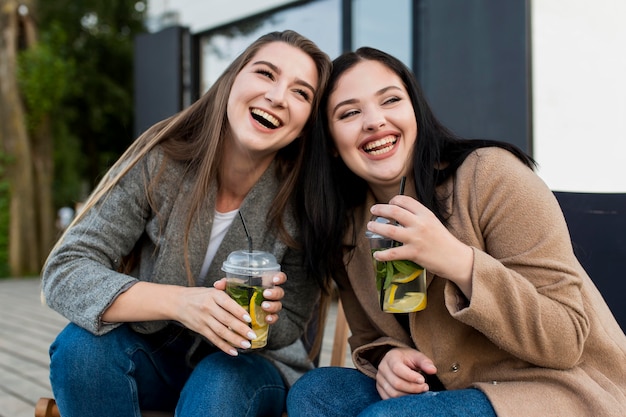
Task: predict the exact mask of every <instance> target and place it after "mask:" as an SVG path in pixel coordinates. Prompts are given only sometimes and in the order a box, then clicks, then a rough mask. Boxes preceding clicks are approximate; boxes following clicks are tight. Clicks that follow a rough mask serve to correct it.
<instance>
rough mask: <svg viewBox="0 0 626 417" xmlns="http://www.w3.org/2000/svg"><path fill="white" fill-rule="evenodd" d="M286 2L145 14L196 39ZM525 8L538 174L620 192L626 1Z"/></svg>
mask: <svg viewBox="0 0 626 417" xmlns="http://www.w3.org/2000/svg"><path fill="white" fill-rule="evenodd" d="M289 3H296V2H295V1H286V0H282V1H280V0H266V1H263V2H259V1H250V0H237V1H232V0H169V1H167V0H150V1H149V8H148V11H149V13H150V14H151V15H153V16H158V15H161V14H162V13H163V12H164V11H167V10H175V11H177V12H178V16H179V20H178V23H180V24H182V25H185V26H189V27H190V29H191V31H192V33H193V32H196V33H197V32H201V31H205V30H208V29H211V28H213V27H216V26H220V25H223V24H226V23H228V22H231V21H235V20H238V19H241V18H244V17H248V16H252V15H255V14H258V13H260V12H263V11H266V10H269V9H272V8H275V7H278V6H281V5H285V4H289ZM530 4H531V32H530V33H531V49H530V51H531V55H530V59H531V63H532V67H531V74H532V75H531V77H532V91H531V98H532V101H531V103H532V104H531V105H532V117H531V120H530V121H529V123H531V124H532V136H533V156H534V157H535V159H536V160H537V161H538V163H539V165H540V167H539V170H538V172H539V175H540V176H541V177H542V178H543V179H544V180H545V181H546V183H547V184H548V186H550V188H552V189H553V190H561V191H597V192H626V158H625V155H626V76H624V74H626V53H624V51H625V50H626V25H624V24H623V22H624V21H626V2H624V1H623V0H596V1H594V2H592V3H590V2H589V1H588V0H531V3H530ZM307 36H309V37H311V39H312V40H313V41H316V39H315V36H311V35H308V34H307Z"/></svg>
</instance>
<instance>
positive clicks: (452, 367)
mask: <svg viewBox="0 0 626 417" xmlns="http://www.w3.org/2000/svg"><path fill="white" fill-rule="evenodd" d="M460 367H461V365H459V364H458V363H457V362H454V363H453V364H452V365H450V371H451V372H459V368H460Z"/></svg>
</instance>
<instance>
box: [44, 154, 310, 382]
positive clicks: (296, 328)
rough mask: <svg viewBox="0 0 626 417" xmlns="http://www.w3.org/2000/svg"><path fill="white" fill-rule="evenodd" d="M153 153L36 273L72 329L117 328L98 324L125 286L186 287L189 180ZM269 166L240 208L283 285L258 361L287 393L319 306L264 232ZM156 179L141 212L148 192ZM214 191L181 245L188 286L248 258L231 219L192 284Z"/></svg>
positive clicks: (286, 252)
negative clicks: (128, 261) (274, 371)
mask: <svg viewBox="0 0 626 417" xmlns="http://www.w3.org/2000/svg"><path fill="white" fill-rule="evenodd" d="M164 161H165V160H164V156H163V153H162V150H161V149H160V148H156V149H155V150H153V151H151V152H150V153H149V154H148V155H147V156H146V157H145V158H144V159H143V160H142V161H141V162H140V163H138V164H137V165H136V166H135V167H133V168H132V169H131V170H130V171H129V172H128V173H127V174H126V175H125V176H124V177H123V178H122V179H121V181H120V182H119V184H118V185H116V186H115V187H114V188H113V190H112V191H111V192H110V193H109V194H108V195H107V196H106V198H105V199H104V201H101V202H100V203H98V204H97V205H96V206H95V207H94V208H92V209H91V210H89V211H88V212H87V213H86V215H85V217H84V218H83V219H81V220H80V221H79V222H78V223H77V224H75V225H74V226H73V227H71V229H70V230H68V231H67V233H66V235H65V237H64V238H63V241H62V242H61V243H60V244H59V245H58V246H57V247H56V248H55V250H54V251H53V252H52V253H51V255H50V257H49V260H48V262H47V264H46V266H45V267H44V270H43V278H42V280H43V291H44V296H45V299H46V301H47V303H48V305H49V306H50V307H51V308H53V309H54V310H56V311H57V312H59V313H60V314H62V315H64V316H65V317H66V318H68V319H69V320H70V321H72V322H74V323H75V324H77V325H79V326H81V327H83V328H85V329H87V330H88V331H90V332H92V333H94V334H96V335H103V334H105V333H107V332H109V331H111V330H112V329H114V328H115V327H117V326H119V325H120V323H107V322H103V321H102V314H103V313H104V311H105V310H106V309H107V307H108V306H110V305H111V303H112V302H113V301H114V300H115V299H116V297H118V296H119V295H120V294H121V293H122V292H123V291H125V290H126V289H127V288H129V286H131V285H132V284H133V283H135V282H137V280H140V281H148V282H155V283H163V284H173V285H181V286H187V285H188V284H187V278H186V272H185V264H184V258H183V250H184V245H183V237H184V233H185V225H186V223H185V222H186V219H187V210H188V205H189V203H188V196H189V195H190V192H191V187H192V178H190V175H189V174H188V173H187V170H186V167H185V166H184V165H183V164H180V163H177V162H172V161H167V162H166V165H165V168H164V170H163V171H160V168H161V165H162V164H163V163H165V162H164ZM273 168H274V165H273V164H272V165H271V166H270V167H269V168H268V169H267V170H266V172H265V173H264V174H263V176H262V177H261V178H260V179H259V181H258V182H257V183H256V184H255V185H254V187H253V188H252V190H250V192H249V194H248V195H247V196H246V198H245V200H244V202H243V203H242V205H241V207H240V211H241V213H242V214H243V217H244V218H245V219H246V224H247V226H248V230H249V232H250V234H251V236H252V239H253V243H254V248H255V249H259V250H265V251H268V252H271V253H272V254H274V256H276V259H277V260H278V262H279V263H280V264H281V269H282V271H283V272H285V274H286V275H287V282H286V283H285V284H284V285H283V286H282V288H284V290H285V297H284V298H283V300H282V303H283V309H282V311H281V312H280V319H279V320H278V321H277V322H276V323H275V324H273V325H272V326H270V334H269V338H268V345H267V347H266V348H265V350H264V351H263V354H264V355H266V356H267V357H269V358H270V359H272V361H273V362H274V363H275V364H276V366H277V367H278V368H279V369H280V370H281V371H282V372H283V375H284V376H285V378H286V380H287V382H289V383H292V382H293V381H294V380H295V379H296V378H297V377H298V376H299V375H300V374H301V373H302V372H303V371H305V370H307V369H310V368H311V364H310V361H309V360H308V359H307V353H306V351H305V349H304V347H303V345H302V343H301V341H300V336H301V335H302V332H303V330H304V327H305V326H306V323H307V322H308V320H309V318H310V316H311V313H312V311H313V308H314V305H315V303H316V301H317V299H318V297H319V288H318V286H317V284H316V283H315V282H314V280H312V279H310V278H309V277H308V276H307V274H306V271H305V268H304V265H303V256H302V254H301V253H299V252H297V251H294V250H293V249H290V248H288V247H287V246H286V245H285V244H284V243H283V242H282V241H280V240H279V239H278V237H277V236H276V235H275V234H274V231H272V230H268V228H267V223H266V219H267V213H268V210H269V209H270V207H271V203H272V199H273V197H274V196H275V194H276V192H277V190H278V186H279V182H278V179H277V178H276V177H275V175H274V169H273ZM155 177H156V178H157V182H156V183H157V184H158V185H157V187H155V189H153V192H152V199H151V201H150V203H151V204H149V201H148V198H147V196H146V193H145V189H146V184H148V183H150V181H151V180H152V179H153V178H155ZM215 192H216V187H215V184H213V185H212V188H211V191H210V198H208V199H207V201H206V202H205V205H204V206H203V207H202V210H200V213H199V215H197V216H196V218H194V221H193V224H192V227H191V231H190V236H189V262H190V266H191V271H192V272H193V273H194V276H195V277H196V282H202V285H205V286H211V285H212V284H213V283H214V282H215V281H216V280H218V279H220V278H222V277H223V273H222V272H221V271H220V268H221V263H222V261H223V260H224V259H226V256H227V255H228V254H229V253H230V252H231V251H233V250H240V249H245V248H247V240H246V236H245V232H244V228H243V226H242V224H241V222H240V221H239V219H238V218H236V219H235V220H234V221H233V224H232V225H231V226H230V228H229V230H228V232H227V233H226V236H225V237H224V240H223V242H222V244H221V245H220V247H219V249H218V251H217V253H216V254H215V258H214V261H213V262H212V264H211V265H210V267H209V270H208V273H207V275H206V277H198V274H199V273H200V269H201V267H202V263H203V260H204V257H205V254H206V250H207V246H208V243H209V237H210V234H211V227H212V221H213V213H214V209H215V199H214V196H215ZM284 221H285V225H286V227H287V230H288V231H289V232H290V233H291V234H292V235H293V236H296V237H297V236H298V227H297V224H296V221H295V219H294V216H293V213H292V212H288V213H287V215H286V216H285V219H284ZM133 249H135V250H137V249H138V250H139V251H140V253H141V257H140V263H139V265H138V267H137V268H136V269H135V271H133V273H132V274H131V275H132V276H131V275H126V274H122V273H119V272H116V270H117V269H118V267H119V266H120V262H121V260H122V258H123V257H124V256H125V255H127V254H128V253H130V252H131V251H132V250H133ZM165 325H167V322H163V321H152V322H142V323H133V324H132V325H131V326H132V327H133V329H134V330H135V331H137V332H140V333H153V332H155V331H157V330H160V329H162V328H163V327H165Z"/></svg>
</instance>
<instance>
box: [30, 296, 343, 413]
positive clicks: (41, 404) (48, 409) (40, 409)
mask: <svg viewBox="0 0 626 417" xmlns="http://www.w3.org/2000/svg"><path fill="white" fill-rule="evenodd" d="M348 334H349V327H348V323H347V321H346V317H345V315H344V313H343V307H342V305H341V301H338V302H337V315H336V319H335V332H334V336H333V344H332V352H331V358H330V365H331V366H344V365H345V357H346V346H347V342H348ZM173 416H174V413H171V412H163V411H142V417H173ZM283 416H284V417H286V416H287V414H283ZM35 417H61V414H60V413H59V409H58V407H57V404H56V402H55V401H54V398H47V397H42V398H40V399H39V401H37V404H36V405H35Z"/></svg>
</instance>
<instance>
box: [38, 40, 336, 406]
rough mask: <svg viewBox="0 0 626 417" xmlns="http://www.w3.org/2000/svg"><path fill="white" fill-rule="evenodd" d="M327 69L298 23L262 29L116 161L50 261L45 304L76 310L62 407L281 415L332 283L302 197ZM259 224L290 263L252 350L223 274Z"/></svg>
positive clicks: (66, 335)
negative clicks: (315, 259) (297, 207)
mask: <svg viewBox="0 0 626 417" xmlns="http://www.w3.org/2000/svg"><path fill="white" fill-rule="evenodd" d="M329 72H330V60H329V58H328V56H327V55H326V54H325V53H324V52H322V51H321V50H320V49H319V48H318V47H317V46H316V45H315V44H314V43H313V42H311V41H310V40H308V39H306V38H304V37H303V36H301V35H299V34H298V33H296V32H293V31H284V32H273V33H269V34H267V35H264V36H262V37H260V38H259V39H258V40H257V41H255V42H254V43H253V44H252V45H251V46H249V47H248V48H247V49H246V50H245V51H244V52H243V53H242V54H241V55H240V56H239V57H238V58H236V59H235V60H234V62H233V63H232V64H231V65H230V66H229V67H228V68H227V69H226V70H225V71H224V73H223V74H222V76H221V77H220V78H219V79H218V80H217V81H216V82H215V84H214V85H213V86H212V87H211V88H210V89H209V90H208V92H207V93H206V94H204V95H203V96H202V97H201V98H200V99H199V100H198V101H197V102H195V103H194V104H192V105H191V106H190V107H189V108H187V109H185V110H183V111H181V112H180V113H179V114H177V115H175V116H172V117H170V118H168V119H166V120H164V121H161V122H159V123H157V124H155V125H154V126H152V127H151V128H149V129H148V130H147V131H146V132H145V133H144V134H142V135H141V136H140V137H139V138H138V139H137V140H136V141H135V142H134V143H133V144H132V145H131V146H130V147H129V149H128V150H127V151H126V152H125V153H124V155H122V157H121V158H120V159H119V160H118V161H117V162H116V163H115V164H114V165H113V167H112V168H111V169H110V171H109V172H108V173H107V175H106V176H105V178H104V179H103V180H102V182H101V183H100V184H99V185H98V187H97V188H96V189H95V190H94V192H93V193H92V195H91V196H90V198H89V199H88V201H87V202H86V205H85V206H84V208H83V209H82V211H81V212H80V214H79V215H78V216H77V218H76V219H75V220H74V221H73V223H72V224H71V225H70V227H69V228H68V229H67V231H66V232H65V233H64V235H63V236H62V237H61V239H60V240H59V242H58V243H57V245H56V246H55V248H54V249H53V251H52V252H51V254H50V256H49V258H48V260H47V262H46V265H45V267H44V271H43V290H44V295H45V298H46V301H47V303H48V305H49V306H50V307H52V308H53V309H55V310H56V311H58V312H60V313H61V314H63V315H64V316H65V317H67V318H68V319H69V320H70V321H71V323H70V324H69V325H68V326H67V327H66V328H65V329H64V330H63V331H62V332H61V334H60V335H59V336H58V337H57V339H56V340H55V342H54V343H53V344H52V346H51V349H50V355H51V368H50V369H51V371H50V378H51V382H52V388H53V393H54V395H55V398H56V401H57V403H58V406H59V410H60V412H61V414H62V415H63V416H64V417H72V416H80V417H84V416H89V415H92V416H95V415H125V416H130V415H137V416H139V415H140V414H139V410H140V409H142V408H143V409H155V410H174V409H176V415H177V416H197V415H201V414H202V413H203V414H204V415H206V414H207V412H209V410H210V413H211V415H215V416H218V415H223V416H233V415H276V416H279V415H281V413H282V412H283V408H284V399H285V395H286V390H287V389H288V387H289V386H290V384H291V383H293V382H294V381H295V379H297V378H298V377H299V376H300V375H301V374H302V373H303V372H304V371H306V370H307V369H310V368H311V363H310V360H309V359H308V356H307V352H306V350H305V349H304V347H303V345H302V342H301V341H300V337H301V335H302V333H303V331H304V328H305V326H306V324H307V322H308V320H309V318H310V316H311V314H312V311H313V309H314V305H315V303H316V301H317V299H318V297H319V294H320V286H319V284H318V282H316V281H315V279H313V278H311V277H310V276H309V274H308V273H307V271H306V268H305V266H304V265H305V262H304V258H305V256H304V254H303V253H302V251H301V248H300V245H299V239H300V231H299V227H298V222H297V220H296V216H295V214H294V211H293V201H292V198H293V197H292V196H293V194H294V187H295V184H296V179H297V176H298V173H299V171H300V167H301V165H302V161H303V151H304V146H303V145H304V142H305V141H306V140H307V137H308V131H309V128H310V125H311V123H312V122H313V119H314V117H315V116H316V113H317V107H318V103H319V98H320V95H321V92H322V91H323V89H324V87H325V84H326V80H327V78H328V74H329ZM238 216H241V217H242V218H243V219H245V222H246V225H244V224H243V223H242V221H239V217H238ZM245 226H247V228H246V227H245ZM246 229H247V230H246ZM248 234H249V235H250V236H251V238H252V241H253V242H254V243H255V248H254V249H258V250H264V251H267V252H270V253H272V254H273V255H274V256H275V257H276V259H277V260H278V262H279V263H280V265H281V270H282V272H279V273H277V274H276V276H274V278H273V280H274V284H276V286H275V287H274V288H272V289H269V290H265V292H264V294H263V295H264V297H265V301H264V302H263V303H262V305H261V307H262V308H263V309H264V310H265V311H266V312H267V313H268V316H267V321H268V323H269V324H271V326H270V334H269V338H268V344H267V346H266V348H264V349H261V350H255V351H254V353H251V352H250V351H249V350H248V349H249V348H250V346H251V343H250V342H251V340H253V339H254V338H255V337H256V335H255V334H254V332H252V331H251V329H250V327H249V325H248V324H249V322H250V321H251V318H250V316H249V315H248V313H247V312H246V311H245V310H244V309H243V308H242V307H240V306H239V305H238V304H237V303H236V302H235V301H233V300H232V299H231V298H230V297H229V296H228V295H227V294H226V293H225V292H224V289H225V283H224V282H223V280H221V278H222V277H223V273H222V272H221V271H220V266H221V264H222V261H224V260H225V259H226V256H227V255H228V254H229V253H230V252H231V251H233V250H239V249H244V248H246V245H247V236H248ZM287 278H288V279H287ZM242 352H243V353H242ZM94 398H98V401H94Z"/></svg>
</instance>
